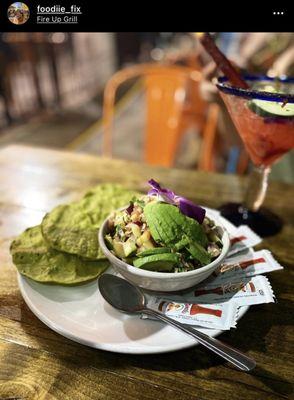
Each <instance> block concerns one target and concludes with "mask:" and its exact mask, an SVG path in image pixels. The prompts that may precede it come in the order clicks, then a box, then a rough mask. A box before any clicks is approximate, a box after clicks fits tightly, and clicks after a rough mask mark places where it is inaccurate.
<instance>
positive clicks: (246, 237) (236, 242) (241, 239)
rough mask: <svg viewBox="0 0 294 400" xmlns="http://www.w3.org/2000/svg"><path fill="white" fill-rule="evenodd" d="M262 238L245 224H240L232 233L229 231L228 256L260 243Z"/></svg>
mask: <svg viewBox="0 0 294 400" xmlns="http://www.w3.org/2000/svg"><path fill="white" fill-rule="evenodd" d="M261 241H262V239H261V237H260V236H258V235H257V234H256V233H255V232H253V230H252V229H250V228H249V226H247V225H240V226H239V227H238V228H236V229H235V231H234V232H233V233H230V242H231V246H230V250H229V252H228V257H230V256H232V255H233V254H236V253H239V252H241V251H244V250H246V249H248V248H250V247H253V246H256V245H257V244H259V243H261Z"/></svg>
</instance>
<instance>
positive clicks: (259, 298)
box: [168, 275, 275, 306]
mask: <svg viewBox="0 0 294 400" xmlns="http://www.w3.org/2000/svg"><path fill="white" fill-rule="evenodd" d="M168 298H169V299H171V300H173V301H182V302H189V303H196V304H215V305H216V304H218V303H224V302H231V301H234V302H236V303H237V305H238V306H250V305H254V304H263V303H273V302H274V301H275V296H274V293H273V290H272V287H271V285H270V283H269V280H268V279H267V278H266V277H265V276H263V275H258V276H253V277H247V278H234V279H232V280H231V281H226V282H217V283H215V282H212V283H206V284H205V285H204V286H201V285H198V286H195V287H194V288H193V289H192V290H191V291H189V292H186V293H183V294H181V295H172V294H171V295H169V296H168Z"/></svg>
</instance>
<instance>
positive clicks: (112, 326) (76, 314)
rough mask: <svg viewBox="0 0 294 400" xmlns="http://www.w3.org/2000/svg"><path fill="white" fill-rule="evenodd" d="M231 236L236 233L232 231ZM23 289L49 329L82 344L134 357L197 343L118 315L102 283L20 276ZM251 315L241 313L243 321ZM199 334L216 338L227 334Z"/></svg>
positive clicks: (242, 310) (170, 330)
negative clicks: (75, 283) (58, 281)
mask: <svg viewBox="0 0 294 400" xmlns="http://www.w3.org/2000/svg"><path fill="white" fill-rule="evenodd" d="M223 222H224V224H225V222H226V221H225V220H223ZM228 230H230V231H231V229H229V226H228ZM109 272H111V270H108V271H107V273H109ZM18 284H19V288H20V291H21V294H22V296H23V298H24V300H25V302H26V304H27V305H28V307H29V308H30V309H31V311H32V312H33V313H34V314H35V315H36V316H37V317H38V318H39V319H40V320H41V321H42V322H44V324H46V325H47V326H49V328H51V329H53V330H54V331H55V332H57V333H59V334H61V335H63V336H65V337H67V338H69V339H71V340H74V341H76V342H78V343H82V344H84V345H87V346H90V347H94V348H96V349H102V350H108V351H113V352H117V353H131V354H152V353H166V352H169V351H174V350H181V349H185V348H188V347H191V346H195V345H196V344H197V341H196V340H195V339H192V338H190V337H189V336H188V335H186V334H184V333H182V332H180V331H178V330H176V329H174V328H172V327H170V326H168V325H165V324H162V323H161V322H157V321H150V320H148V321H147V320H141V319H140V318H139V317H138V316H130V315H127V314H122V313H120V312H119V311H117V310H115V309H114V308H112V307H111V306H110V305H109V304H107V303H106V302H105V301H104V299H103V298H102V296H101V294H100V292H99V290H98V285H97V281H94V282H91V283H88V284H85V285H82V286H74V287H64V286H58V285H44V284H41V283H37V282H34V281H32V280H31V279H28V278H25V277H24V276H22V275H20V274H18ZM248 309H249V307H242V308H240V311H239V316H238V319H240V318H241V317H242V316H243V315H244V314H245V313H246V312H247V310H248ZM199 330H200V331H201V332H205V333H207V334H208V335H210V336H213V337H215V336H217V335H219V334H221V333H222V331H220V330H212V329H204V328H203V329H199Z"/></svg>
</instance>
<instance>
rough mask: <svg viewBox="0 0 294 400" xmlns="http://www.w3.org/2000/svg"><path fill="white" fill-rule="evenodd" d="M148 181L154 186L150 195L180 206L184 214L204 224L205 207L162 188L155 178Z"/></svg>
mask: <svg viewBox="0 0 294 400" xmlns="http://www.w3.org/2000/svg"><path fill="white" fill-rule="evenodd" d="M148 183H149V185H150V186H151V187H152V189H150V190H149V192H148V195H149V196H154V195H159V196H161V197H162V198H163V199H164V201H166V202H167V203H169V204H173V205H175V206H177V207H179V209H180V211H181V213H182V214H184V215H186V216H187V217H190V218H193V219H195V220H196V221H197V222H199V224H202V222H203V220H204V217H205V209H204V208H202V207H200V206H198V205H197V204H194V203H193V202H192V201H191V200H188V199H186V198H185V197H182V196H177V195H175V193H174V192H172V191H171V190H169V189H166V188H162V187H161V186H160V185H159V183H158V182H156V181H155V180H154V179H150V180H149V181H148Z"/></svg>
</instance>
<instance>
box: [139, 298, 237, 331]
mask: <svg viewBox="0 0 294 400" xmlns="http://www.w3.org/2000/svg"><path fill="white" fill-rule="evenodd" d="M148 307H150V308H152V309H154V310H156V311H159V312H161V313H163V314H165V315H167V316H168V317H170V318H172V319H174V320H175V321H178V322H181V323H183V324H187V325H192V326H199V327H204V328H211V329H221V330H228V329H230V328H232V327H236V323H237V322H236V321H237V316H238V306H237V304H236V303H235V302H233V301H231V302H227V303H223V304H222V303H219V304H201V305H200V304H195V303H188V302H183V301H179V302H178V301H172V300H169V299H164V298H160V297H152V298H151V299H150V300H149V302H148ZM141 318H142V319H153V318H152V317H150V316H149V315H145V314H142V316H141Z"/></svg>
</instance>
